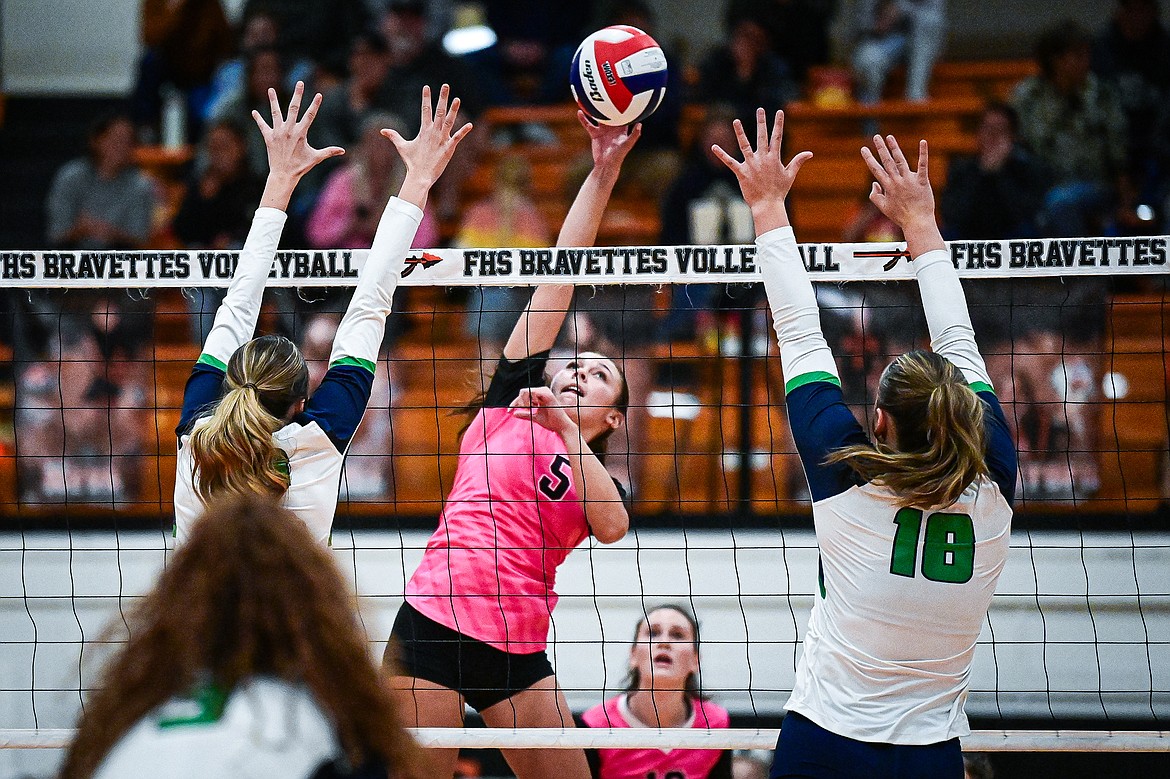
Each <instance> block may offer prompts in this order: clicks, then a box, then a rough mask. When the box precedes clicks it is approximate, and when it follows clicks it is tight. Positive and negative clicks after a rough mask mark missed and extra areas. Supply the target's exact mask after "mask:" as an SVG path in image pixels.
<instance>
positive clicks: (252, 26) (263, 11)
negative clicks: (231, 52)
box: [204, 6, 313, 118]
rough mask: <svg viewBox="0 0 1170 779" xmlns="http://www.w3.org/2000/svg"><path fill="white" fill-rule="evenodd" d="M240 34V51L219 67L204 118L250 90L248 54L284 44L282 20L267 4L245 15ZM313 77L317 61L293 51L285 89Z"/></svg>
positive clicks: (288, 90) (212, 82)
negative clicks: (281, 31)
mask: <svg viewBox="0 0 1170 779" xmlns="http://www.w3.org/2000/svg"><path fill="white" fill-rule="evenodd" d="M239 37H240V44H239V51H238V52H237V53H236V55H235V56H233V57H231V58H230V59H228V60H226V61H224V62H222V63H221V64H220V66H219V67H218V68H216V69H215V75H214V76H213V77H212V79H211V95H210V96H209V97H208V100H207V106H206V109H205V110H204V118H206V117H208V116H211V115H213V114H218V113H219V106H220V104H221V103H225V102H230V101H232V100H238V99H239V97H240V95H242V94H243V93H244V92H246V91H247V85H248V77H247V73H248V55H249V54H250V53H251V52H253V51H256V50H257V49H269V48H278V47H279V46H280V22H279V21H278V20H277V18H276V16H274V15H273V12H272V11H270V10H268V9H267V8H265V7H263V6H255V7H253V8H251V10H250V11H249V13H248V15H246V16H245V17H244V20H243V23H242V24H241V25H240V35H239ZM312 78H313V62H312V61H311V60H309V59H307V58H304V57H298V56H296V55H295V54H293V55H292V58H291V59H290V60H289V62H288V67H287V72H286V74H285V79H284V89H283V92H285V93H287V94H290V95H291V94H292V91H293V87H295V86H296V85H297V82H298V81H303V82H305V83H306V84H308V83H311V81H312Z"/></svg>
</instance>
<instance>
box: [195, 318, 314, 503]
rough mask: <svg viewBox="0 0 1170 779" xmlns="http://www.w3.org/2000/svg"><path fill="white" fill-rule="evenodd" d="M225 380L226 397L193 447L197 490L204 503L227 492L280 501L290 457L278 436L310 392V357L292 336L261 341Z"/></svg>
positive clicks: (243, 352)
mask: <svg viewBox="0 0 1170 779" xmlns="http://www.w3.org/2000/svg"><path fill="white" fill-rule="evenodd" d="M224 382H225V385H226V388H227V391H226V392H225V394H224V396H223V398H221V399H220V401H219V403H218V404H217V405H216V407H215V409H214V411H213V412H212V413H211V416H210V418H209V419H207V420H206V421H205V422H201V423H199V424H198V425H196V427H195V430H194V432H193V433H192V434H191V440H190V442H189V444H188V445H189V446H190V447H191V456H192V458H193V460H194V463H195V469H194V487H195V491H196V492H197V493H198V494H199V497H200V498H201V499H202V500H203V501H204V502H207V501H209V500H211V498H212V497H213V496H216V495H227V494H235V495H248V494H260V495H270V496H274V497H279V496H281V495H283V494H284V492H285V490H287V489H288V484H289V472H288V459H287V457H286V456H285V454H284V452H283V451H282V450H281V449H280V447H278V446H277V445H276V444H275V443H274V442H273V440H272V434H273V433H275V432H276V431H277V430H279V429H280V428H281V427H282V426H283V425H284V421H283V419H282V417H284V415H285V414H286V413H287V412H288V409H289V408H290V407H291V406H292V405H293V404H294V403H296V402H297V401H299V400H303V399H304V398H305V395H306V394H307V391H308V382H309V378H308V369H307V368H306V366H305V361H304V358H303V357H302V356H301V353H300V350H298V349H297V347H296V346H295V345H294V344H293V343H292V342H291V341H289V340H288V339H287V338H283V337H281V336H263V337H261V338H256V339H253V340H251V341H249V342H248V343H246V344H244V345H243V346H242V347H240V348H239V349H237V350H236V353H235V354H233V355H232V357H231V360H229V361H228V369H227V375H226V376H225V378H224Z"/></svg>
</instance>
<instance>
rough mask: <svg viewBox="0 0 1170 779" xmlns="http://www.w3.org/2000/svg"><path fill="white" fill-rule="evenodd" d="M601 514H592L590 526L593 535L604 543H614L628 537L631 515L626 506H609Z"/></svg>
mask: <svg viewBox="0 0 1170 779" xmlns="http://www.w3.org/2000/svg"><path fill="white" fill-rule="evenodd" d="M598 513H599V514H601V516H591V517H590V522H589V528H590V530H592V532H593V537H594V538H596V539H597V540H598V541H600V542H601V543H603V544H614V543H617V542H618V541H621V540H622V539H623V538H625V537H626V533H627V532H628V531H629V529H630V516H629V514H627V513H626V510H625V509H624V508H619V507H609V508H608V510H606V511H604V512H598Z"/></svg>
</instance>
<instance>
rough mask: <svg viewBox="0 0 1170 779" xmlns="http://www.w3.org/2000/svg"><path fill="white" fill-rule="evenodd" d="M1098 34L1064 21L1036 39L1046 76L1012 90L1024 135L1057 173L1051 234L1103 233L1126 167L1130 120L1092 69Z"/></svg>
mask: <svg viewBox="0 0 1170 779" xmlns="http://www.w3.org/2000/svg"><path fill="white" fill-rule="evenodd" d="M1090 44H1091V39H1090V38H1089V35H1088V33H1087V32H1085V31H1084V30H1083V29H1082V28H1081V27H1080V26H1079V25H1078V24H1076V23H1075V22H1072V21H1066V22H1061V23H1060V24H1058V25H1056V26H1054V27H1051V28H1049V29H1048V30H1046V31H1045V32H1044V33H1042V34H1041V36H1040V38H1039V40H1038V41H1037V43H1036V59H1037V61H1038V63H1039V66H1040V73H1039V74H1037V75H1035V76H1031V77H1029V78H1027V79H1025V80H1024V81H1022V82H1021V83H1020V84H1019V85H1018V86H1017V87H1016V89H1015V92H1014V93H1013V95H1012V106H1013V107H1014V108H1015V109H1016V112H1017V113H1018V115H1019V117H1020V140H1021V141H1022V142H1023V143H1024V145H1025V146H1027V147H1028V148H1029V149H1030V150H1031V151H1032V152H1033V153H1034V154H1035V155H1036V156H1037V157H1038V158H1039V159H1040V161H1041V162H1043V163H1044V164H1045V165H1046V166H1047V168H1048V169H1049V171H1050V172H1051V174H1052V176H1053V179H1054V182H1055V185H1054V186H1053V187H1052V189H1050V190H1049V191H1048V193H1047V195H1046V196H1045V202H1044V209H1043V212H1042V216H1041V228H1042V229H1043V230H1044V232H1045V234H1047V235H1051V236H1085V235H1091V234H1093V233H1095V232H1096V231H1098V230H1100V226H1101V222H1102V219H1103V217H1104V215H1105V214H1106V213H1108V210H1109V209H1110V207H1111V203H1112V201H1113V199H1114V197H1115V195H1116V184H1117V177H1118V176H1119V175H1120V174H1121V173H1122V172H1123V171H1124V170H1125V165H1126V132H1127V131H1126V121H1125V113H1124V111H1123V110H1122V107H1121V101H1120V100H1119V99H1118V96H1117V92H1116V91H1115V90H1114V89H1113V87H1112V86H1111V85H1109V84H1107V83H1104V82H1102V81H1101V80H1100V79H1099V78H1097V76H1096V75H1095V74H1094V73H1093V72H1092V71H1091V70H1090V67H1089V65H1090Z"/></svg>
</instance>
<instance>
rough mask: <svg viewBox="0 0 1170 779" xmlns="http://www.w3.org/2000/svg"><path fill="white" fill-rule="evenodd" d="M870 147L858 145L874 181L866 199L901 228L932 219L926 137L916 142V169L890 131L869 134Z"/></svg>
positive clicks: (932, 193) (932, 208) (932, 203)
mask: <svg viewBox="0 0 1170 779" xmlns="http://www.w3.org/2000/svg"><path fill="white" fill-rule="evenodd" d="M873 148H874V149H875V151H876V152H877V154H876V156H875V154H874V152H872V151H870V150H869V148H868V147H862V149H861V157H862V159H864V160H865V164H866V166H868V167H869V172H870V173H872V174H873V177H874V183H873V188H872V189H871V190H870V193H869V199H870V201H871V202H872V203H873V204H874V205H875V206H877V207H878V210H879V211H881V212H882V213H883V214H885V215H886V217H888V218H889V219H890V220H891V221H892V222H894V224H896V225H898V226H899V227H901V228H902V229H903V230H905V229H906V227H907V226H909V225H911V224H912V223H914V222H917V221H925V220H929V221H930V222H931V223H933V222H934V191H933V190H932V189H931V187H930V168H929V164H930V153H929V150H928V148H927V145H926V141H925V140H922V141H919V142H918V170H916V171H915V170H910V163H908V162H907V161H906V155H905V154H903V153H902V149H901V147H899V146H898V141H897V140H896V139H895V138H894V136H892V135H887V136H886V137H885V138H882V137H881V136H880V135H875V136H874V137H873Z"/></svg>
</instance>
